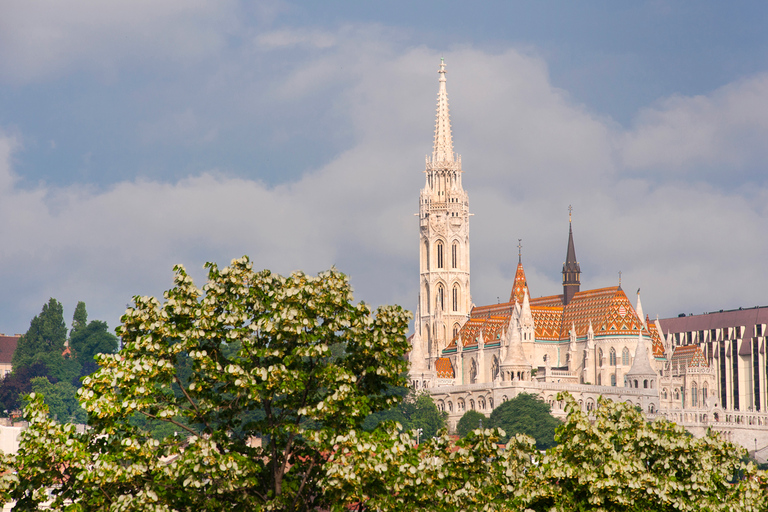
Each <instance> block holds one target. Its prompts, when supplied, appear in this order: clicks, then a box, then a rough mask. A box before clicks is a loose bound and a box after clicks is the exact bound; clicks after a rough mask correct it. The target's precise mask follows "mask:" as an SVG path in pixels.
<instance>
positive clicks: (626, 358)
mask: <svg viewBox="0 0 768 512" xmlns="http://www.w3.org/2000/svg"><path fill="white" fill-rule="evenodd" d="M621 364H623V365H624V366H629V349H628V348H627V347H624V350H622V351H621Z"/></svg>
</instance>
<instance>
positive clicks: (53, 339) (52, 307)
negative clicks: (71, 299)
mask: <svg viewBox="0 0 768 512" xmlns="http://www.w3.org/2000/svg"><path fill="white" fill-rule="evenodd" d="M66 340H67V326H66V325H65V324H64V308H63V307H62V305H61V303H60V302H59V301H57V300H56V299H54V298H51V299H50V300H49V301H48V304H45V305H44V306H43V310H42V311H41V312H40V314H39V315H37V316H35V317H34V318H33V319H32V321H31V322H30V323H29V330H27V332H26V334H24V335H23V336H22V337H21V338H19V342H18V345H17V346H16V351H15V352H14V353H13V361H12V364H13V368H14V369H16V368H20V367H24V366H30V365H32V364H34V362H35V361H36V360H38V359H39V356H40V355H43V354H48V353H50V352H58V353H59V354H61V353H62V352H63V351H64V342H65V341H66Z"/></svg>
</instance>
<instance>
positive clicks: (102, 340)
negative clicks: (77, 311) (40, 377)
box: [69, 302, 117, 377]
mask: <svg viewBox="0 0 768 512" xmlns="http://www.w3.org/2000/svg"><path fill="white" fill-rule="evenodd" d="M79 304H83V303H82V302H80V303H79ZM79 304H78V306H79ZM73 325H74V322H73ZM69 343H70V346H71V347H72V349H73V350H74V352H75V356H76V358H77V362H78V363H79V365H80V368H81V369H80V374H79V375H78V377H84V376H86V375H90V374H91V373H93V372H95V371H96V370H97V368H98V366H97V365H96V361H95V360H94V358H95V356H96V355H97V354H111V353H113V352H115V351H116V350H117V336H115V335H114V334H112V333H110V332H109V328H108V327H107V323H106V322H102V321H100V320H93V321H91V322H90V323H88V324H87V325H82V324H81V325H80V326H79V327H76V328H75V327H73V329H72V334H71V337H70V340H69Z"/></svg>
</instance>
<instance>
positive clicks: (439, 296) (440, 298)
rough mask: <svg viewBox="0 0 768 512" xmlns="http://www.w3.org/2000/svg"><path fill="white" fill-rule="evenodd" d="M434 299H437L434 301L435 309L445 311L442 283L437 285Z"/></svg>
mask: <svg viewBox="0 0 768 512" xmlns="http://www.w3.org/2000/svg"><path fill="white" fill-rule="evenodd" d="M435 299H436V301H437V302H435V309H439V310H440V311H445V291H444V290H443V285H441V284H438V285H437V297H436V298H435Z"/></svg>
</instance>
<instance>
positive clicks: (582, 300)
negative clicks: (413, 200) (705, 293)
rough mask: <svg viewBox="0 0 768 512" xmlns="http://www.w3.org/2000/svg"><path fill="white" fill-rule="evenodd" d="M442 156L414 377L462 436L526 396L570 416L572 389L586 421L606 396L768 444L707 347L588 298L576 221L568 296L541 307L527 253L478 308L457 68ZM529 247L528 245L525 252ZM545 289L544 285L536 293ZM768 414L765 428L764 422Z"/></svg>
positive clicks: (422, 260)
mask: <svg viewBox="0 0 768 512" xmlns="http://www.w3.org/2000/svg"><path fill="white" fill-rule="evenodd" d="M438 76H439V80H438V95H437V115H436V121H435V135H434V143H433V150H432V155H431V156H427V158H426V166H425V182H424V187H423V188H422V189H421V192H420V195H419V214H418V217H419V269H420V272H419V297H418V303H417V306H416V315H415V321H414V334H413V335H412V336H411V338H410V340H411V352H410V354H409V360H410V363H411V366H410V371H409V377H410V381H411V384H412V386H413V387H414V388H415V389H417V390H420V389H425V390H426V391H427V392H429V393H430V394H431V395H432V397H433V399H434V400H435V403H436V404H437V406H438V408H439V409H440V410H444V411H446V412H447V413H448V423H449V428H451V429H453V428H455V426H456V423H457V422H458V420H459V419H460V418H461V416H462V415H463V414H464V413H465V412H466V411H467V410H476V411H479V412H481V413H484V414H486V415H489V414H490V413H491V411H492V410H493V409H494V408H495V407H497V406H498V405H499V404H501V403H503V402H504V401H506V400H508V399H510V398H513V397H514V396H516V395H517V394H519V393H533V394H536V395H538V396H540V397H541V398H542V399H543V400H545V401H547V402H548V403H549V404H550V405H551V406H552V413H553V414H554V415H555V416H562V415H564V414H565V411H564V410H563V404H562V403H560V402H558V401H557V399H556V396H557V394H558V393H559V392H561V391H567V392H569V393H570V394H571V395H573V396H574V398H576V400H577V402H578V403H579V404H580V405H581V407H582V408H583V410H584V411H586V412H589V411H591V410H593V409H594V408H595V407H596V405H597V399H598V398H599V397H600V396H603V397H605V398H609V399H611V400H614V401H622V402H630V403H632V404H634V405H636V406H637V407H639V408H641V409H642V410H643V411H644V413H645V414H646V416H648V417H649V418H654V417H657V416H662V417H665V418H667V419H669V420H671V421H675V422H677V423H680V424H683V425H684V426H686V428H688V429H689V431H691V432H692V433H693V434H695V435H703V433H704V432H706V429H707V428H708V427H712V428H715V429H716V430H720V431H722V432H723V433H724V435H726V437H728V438H730V439H732V440H734V441H736V442H741V443H742V444H744V445H745V446H746V441H745V440H746V439H749V441H750V445H749V446H750V447H751V446H752V445H751V442H752V439H753V437H754V438H755V440H757V439H758V438H759V439H760V440H761V441H760V443H761V446H765V445H768V415H767V414H765V413H763V414H757V416H759V417H757V416H755V417H754V418H753V417H749V418H747V417H745V415H744V414H743V413H738V412H737V411H729V410H728V409H725V408H724V407H723V406H721V404H720V403H719V397H720V395H721V394H720V393H719V391H718V381H717V379H716V373H715V371H714V369H713V368H710V366H709V363H708V360H707V358H706V357H705V354H704V353H703V352H702V350H701V348H700V347H699V346H697V345H687V346H675V344H673V343H670V340H669V339H668V338H665V336H664V332H663V331H662V327H661V325H660V323H659V321H658V319H657V320H656V321H651V320H650V318H649V317H648V316H647V315H645V314H644V313H643V308H642V304H641V302H640V290H638V291H637V296H636V301H635V304H634V305H633V304H632V302H631V301H630V300H629V298H628V297H627V295H626V293H625V292H624V290H623V289H622V288H621V283H620V282H619V284H618V285H617V286H609V287H605V288H598V289H593V290H582V289H581V268H580V266H579V262H578V260H577V258H576V242H575V238H574V232H573V219H572V217H571V213H570V207H569V218H568V238H567V241H566V244H565V245H566V247H565V252H566V258H565V263H564V264H563V267H562V270H561V275H562V285H563V293H562V294H559V295H550V296H543V297H536V298H534V297H532V296H531V291H530V288H529V283H528V281H527V279H526V276H525V269H524V265H523V259H522V253H521V252H519V253H518V261H517V270H516V273H515V279H514V282H513V285H512V289H511V290H508V291H506V292H504V296H505V297H506V296H507V293H508V294H509V295H508V296H509V300H508V301H507V302H502V303H498V304H490V305H483V306H476V305H474V304H473V302H472V296H471V292H470V244H469V220H470V212H469V196H468V194H467V192H466V191H465V190H464V187H463V183H462V174H463V171H462V165H461V157H460V156H459V155H457V154H455V153H454V151H453V139H452V135H451V121H450V112H449V107H448V92H447V83H446V65H445V62H444V61H443V60H441V62H440V67H439V69H438ZM520 247H521V246H520V245H519V244H518V248H520ZM533 288H534V290H535V283H534V284H533ZM763 416H765V418H763Z"/></svg>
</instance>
